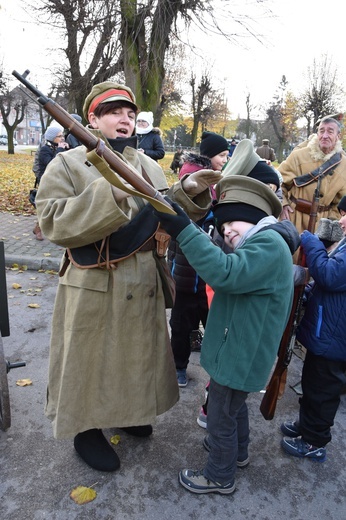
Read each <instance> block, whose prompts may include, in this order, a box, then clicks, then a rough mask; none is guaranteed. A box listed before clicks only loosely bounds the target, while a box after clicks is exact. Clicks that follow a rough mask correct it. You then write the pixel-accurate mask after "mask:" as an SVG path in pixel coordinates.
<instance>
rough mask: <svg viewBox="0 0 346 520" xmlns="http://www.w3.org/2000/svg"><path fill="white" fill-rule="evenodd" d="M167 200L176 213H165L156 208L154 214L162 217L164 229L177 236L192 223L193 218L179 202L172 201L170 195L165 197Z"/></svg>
mask: <svg viewBox="0 0 346 520" xmlns="http://www.w3.org/2000/svg"><path fill="white" fill-rule="evenodd" d="M165 200H167V202H169V204H170V205H171V206H172V208H173V209H174V211H175V212H176V215H171V214H169V213H164V212H161V211H158V210H156V209H154V214H155V215H156V216H157V217H158V218H159V219H160V223H161V226H162V227H163V229H164V230H165V231H167V233H168V234H169V235H171V237H172V238H176V237H177V236H178V235H179V233H180V232H181V231H182V230H183V229H185V228H186V226H188V225H189V224H191V220H190V218H189V217H188V216H187V215H186V213H185V211H184V210H183V209H182V208H181V207H180V206H179V204H177V203H176V202H172V201H171V200H170V199H169V198H168V197H165Z"/></svg>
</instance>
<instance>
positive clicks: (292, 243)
mask: <svg viewBox="0 0 346 520" xmlns="http://www.w3.org/2000/svg"><path fill="white" fill-rule="evenodd" d="M266 229H273V230H274V231H276V232H277V233H279V235H281V236H282V238H283V239H284V241H285V242H286V244H287V245H288V247H289V249H290V251H291V254H292V255H294V253H295V252H296V251H297V249H298V247H299V246H300V236H299V233H298V231H297V228H296V227H295V225H294V224H292V222H291V221H290V220H282V221H280V222H276V223H275V224H270V225H269V226H266V227H264V228H262V229H261V230H260V231H264V230H266Z"/></svg>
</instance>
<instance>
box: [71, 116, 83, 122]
mask: <svg viewBox="0 0 346 520" xmlns="http://www.w3.org/2000/svg"><path fill="white" fill-rule="evenodd" d="M70 116H72V117H73V119H75V120H76V121H77V122H78V123H81V122H82V118H81V116H80V115H78V114H70Z"/></svg>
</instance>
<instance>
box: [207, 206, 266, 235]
mask: <svg viewBox="0 0 346 520" xmlns="http://www.w3.org/2000/svg"><path fill="white" fill-rule="evenodd" d="M213 213H214V218H215V223H216V228H217V230H218V232H219V233H220V235H222V233H221V227H222V224H224V223H225V222H235V221H238V220H239V221H241V222H250V223H251V224H257V223H258V222H259V221H260V220H261V219H262V218H264V217H267V216H268V214H267V213H265V211H262V210H261V209H259V208H256V207H255V206H250V204H244V203H243V202H232V203H229V204H218V205H216V206H215V207H214V209H213Z"/></svg>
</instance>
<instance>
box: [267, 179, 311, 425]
mask: <svg viewBox="0 0 346 520" xmlns="http://www.w3.org/2000/svg"><path fill="white" fill-rule="evenodd" d="M320 184H321V179H318V181H317V187H316V189H315V192H314V198H313V201H312V204H311V210H310V218H309V224H308V231H310V232H311V233H313V232H314V230H315V226H316V219H317V210H318V205H319V199H320ZM297 265H301V266H302V267H305V266H306V262H305V254H304V251H303V249H302V247H301V246H300V248H299V256H298V260H297ZM304 289H305V285H304V284H303V285H297V286H296V287H295V288H294V293H293V301H292V307H291V312H290V315H289V318H288V322H287V325H286V327H285V330H284V333H283V335H282V338H281V341H280V345H279V350H278V359H277V362H276V365H275V368H274V371H273V373H272V375H271V378H270V380H269V383H268V385H267V388H266V392H265V394H264V396H263V398H262V401H261V405H260V411H261V413H262V415H263V417H264V418H265V419H266V420H271V419H273V417H274V414H275V410H276V403H277V400H278V397H279V393H280V387H281V386H283V387H284V385H282V383H285V381H286V375H287V368H288V365H289V363H290V361H291V358H292V354H293V348H294V344H295V339H296V331H297V327H298V323H299V317H300V313H301V307H302V301H303V296H304Z"/></svg>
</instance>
